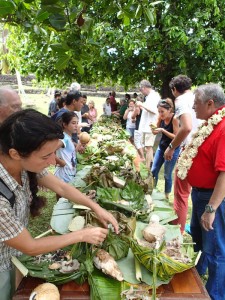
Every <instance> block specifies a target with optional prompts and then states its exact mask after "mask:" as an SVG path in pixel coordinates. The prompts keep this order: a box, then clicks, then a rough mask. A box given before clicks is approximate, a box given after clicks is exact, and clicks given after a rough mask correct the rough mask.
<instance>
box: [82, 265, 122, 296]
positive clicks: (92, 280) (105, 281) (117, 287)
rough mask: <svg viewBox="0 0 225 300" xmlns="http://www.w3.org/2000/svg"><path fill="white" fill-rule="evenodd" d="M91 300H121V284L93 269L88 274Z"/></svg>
mask: <svg viewBox="0 0 225 300" xmlns="http://www.w3.org/2000/svg"><path fill="white" fill-rule="evenodd" d="M88 283H89V285H90V299H91V300H106V299H107V300H121V296H120V294H121V282H120V281H117V280H115V279H113V278H111V277H108V276H106V275H104V274H103V273H102V272H101V271H99V270H97V269H95V270H94V271H93V272H92V273H91V274H88Z"/></svg>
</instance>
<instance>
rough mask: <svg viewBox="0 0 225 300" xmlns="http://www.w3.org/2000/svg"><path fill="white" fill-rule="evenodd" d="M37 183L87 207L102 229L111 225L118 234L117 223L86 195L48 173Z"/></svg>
mask: <svg viewBox="0 0 225 300" xmlns="http://www.w3.org/2000/svg"><path fill="white" fill-rule="evenodd" d="M38 183H39V185H41V186H44V187H46V188H48V189H50V190H52V191H54V192H55V193H56V194H58V195H60V196H62V197H64V198H66V199H69V200H70V201H72V202H74V203H78V204H82V205H85V206H87V207H89V208H90V209H92V210H93V211H94V212H95V213H96V214H97V216H98V218H99V221H100V222H101V223H102V224H103V225H104V227H106V228H107V227H108V224H110V223H111V224H112V225H113V227H114V228H115V231H116V232H117V233H118V223H117V221H116V219H115V218H114V217H113V215H112V214H111V213H109V212H108V211H107V210H105V209H103V208H102V207H101V206H99V205H98V204H97V203H96V202H94V201H92V200H91V199H90V198H88V197H87V196H86V195H84V194H82V193H81V192H80V191H79V190H78V189H76V188H75V187H73V186H72V185H69V184H67V183H65V182H63V181H62V180H60V179H58V178H57V177H56V176H54V175H53V174H51V173H48V174H47V175H46V176H44V177H42V178H40V179H39V180H38Z"/></svg>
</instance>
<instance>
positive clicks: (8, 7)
mask: <svg viewBox="0 0 225 300" xmlns="http://www.w3.org/2000/svg"><path fill="white" fill-rule="evenodd" d="M15 8H16V6H15V3H14V2H13V1H11V0H7V1H6V0H0V16H4V15H6V14H11V13H13V12H14V10H15Z"/></svg>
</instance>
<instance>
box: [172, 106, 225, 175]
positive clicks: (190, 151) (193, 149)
mask: <svg viewBox="0 0 225 300" xmlns="http://www.w3.org/2000/svg"><path fill="white" fill-rule="evenodd" d="M224 117H225V107H224V108H222V109H221V110H218V113H217V114H214V115H212V116H211V117H210V118H209V119H208V121H207V122H204V123H203V124H201V125H200V126H199V127H198V130H197V132H196V133H195V134H194V135H193V136H192V140H191V142H190V143H189V144H188V145H187V146H186V147H185V149H184V151H182V153H181V155H180V157H179V159H178V162H177V170H178V172H177V176H178V177H179V178H180V179H182V180H183V179H185V178H186V177H187V174H188V171H189V170H190V168H191V166H192V163H193V158H194V157H195V156H196V155H197V153H198V147H200V146H201V145H202V144H203V142H204V141H205V139H206V138H207V137H208V136H209V135H210V134H211V133H212V132H213V129H214V126H215V125H217V124H218V123H220V122H221V121H222V119H223V118H224Z"/></svg>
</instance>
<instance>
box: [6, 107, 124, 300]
mask: <svg viewBox="0 0 225 300" xmlns="http://www.w3.org/2000/svg"><path fill="white" fill-rule="evenodd" d="M62 138H63V132H62V129H61V127H60V125H58V124H56V123H55V122H54V121H52V120H51V119H50V118H48V117H47V116H45V115H43V114H41V113H39V112H37V111H35V110H33V109H27V110H22V111H20V112H17V113H14V114H13V115H11V116H10V117H8V118H7V119H6V120H5V121H4V122H3V123H2V125H1V126H0V179H1V181H2V182H3V184H4V185H5V186H7V187H8V189H9V190H10V191H11V192H12V193H13V194H14V196H15V203H14V204H13V205H11V203H10V202H9V201H8V199H7V197H6V196H4V195H3V194H2V193H0V295H1V296H0V298H1V300H9V299H12V292H13V285H12V284H11V281H12V280H11V279H12V276H13V275H12V273H13V271H12V264H11V256H12V255H16V256H19V255H20V254H21V252H22V253H25V254H28V255H33V256H36V255H39V254H42V253H47V252H51V251H54V250H57V249H60V248H63V247H65V246H68V245H70V244H74V243H78V242H87V243H91V244H100V243H102V242H103V241H104V239H105V238H106V235H107V232H108V230H107V229H106V228H107V225H108V224H109V223H111V224H112V225H113V226H114V228H115V231H116V232H118V224H117V221H116V220H115V218H114V217H113V216H112V215H111V214H110V213H109V212H107V211H106V210H104V209H103V208H101V207H100V206H99V205H98V204H97V203H95V202H93V201H91V200H90V199H89V198H87V197H86V196H85V195H84V194H82V193H81V192H79V191H78V190H77V189H76V188H74V187H72V186H70V185H68V184H67V183H65V182H63V181H61V180H60V179H58V178H57V177H55V176H54V175H53V174H51V173H49V172H48V171H47V169H46V168H47V167H49V166H50V165H54V164H55V151H56V150H57V149H58V147H59V139H62ZM38 186H43V187H46V188H48V189H50V190H52V191H54V192H55V193H56V194H58V195H60V196H62V197H64V198H67V199H69V200H70V201H72V202H76V203H79V204H82V205H85V206H88V207H90V208H91V209H92V210H93V211H95V213H96V215H97V216H98V218H99V220H100V221H101V222H102V224H103V226H104V227H105V228H101V227H92V228H85V229H82V230H79V231H75V232H71V233H68V234H64V235H58V236H49V237H43V238H39V239H34V238H32V237H31V235H30V233H29V232H28V230H27V228H26V227H27V225H28V219H29V214H30V212H31V215H33V216H37V215H38V214H39V212H40V208H41V207H42V206H43V205H44V203H45V200H44V199H43V198H42V197H40V196H38V195H37V191H38Z"/></svg>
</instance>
